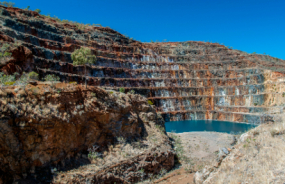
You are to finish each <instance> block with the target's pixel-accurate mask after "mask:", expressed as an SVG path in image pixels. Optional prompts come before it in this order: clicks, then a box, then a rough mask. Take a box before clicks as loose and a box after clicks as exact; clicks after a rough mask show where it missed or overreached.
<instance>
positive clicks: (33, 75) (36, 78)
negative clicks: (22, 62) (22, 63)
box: [28, 72, 39, 80]
mask: <svg viewBox="0 0 285 184" xmlns="http://www.w3.org/2000/svg"><path fill="white" fill-rule="evenodd" d="M28 78H29V79H33V80H39V74H37V73H36V72H30V73H29V74H28Z"/></svg>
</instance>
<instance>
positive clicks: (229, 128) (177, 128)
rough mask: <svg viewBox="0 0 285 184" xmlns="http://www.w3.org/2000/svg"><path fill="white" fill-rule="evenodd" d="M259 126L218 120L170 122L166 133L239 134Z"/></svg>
mask: <svg viewBox="0 0 285 184" xmlns="http://www.w3.org/2000/svg"><path fill="white" fill-rule="evenodd" d="M256 126H257V125H253V124H246V123H234V122H229V121H216V120H186V121H170V122H166V123H165V128H166V132H175V133H183V132H197V131H208V132H224V133H232V134H237V133H241V132H244V131H247V130H249V129H252V128H254V127H256Z"/></svg>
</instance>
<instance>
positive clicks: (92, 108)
mask: <svg viewBox="0 0 285 184" xmlns="http://www.w3.org/2000/svg"><path fill="white" fill-rule="evenodd" d="M59 91H60V92H59ZM0 111H1V114H0V160H1V162H0V166H1V169H0V181H1V179H2V180H3V181H4V183H10V182H11V181H12V180H16V179H20V178H25V177H26V176H27V175H29V176H33V177H34V178H36V179H37V180H39V181H45V182H48V177H51V176H50V174H51V173H50V172H51V171H50V170H51V168H52V167H56V168H60V169H68V168H69V167H70V165H72V164H74V162H75V163H76V160H79V161H80V159H81V160H82V158H83V156H82V155H85V156H86V154H87V153H88V152H87V150H88V148H90V147H92V146H93V145H97V146H98V147H99V150H98V151H104V150H106V149H107V146H108V145H114V144H115V142H116V141H117V138H118V137H123V138H125V139H128V140H144V139H146V138H147V137H148V136H150V135H151V134H153V133H152V131H154V130H155V129H156V128H155V127H156V126H164V121H163V119H162V117H161V116H159V115H157V114H156V112H155V109H154V108H153V107H151V106H150V105H149V104H148V103H147V99H146V98H143V97H141V96H140V95H127V94H122V93H116V92H114V93H112V94H111V93H110V92H108V91H105V90H102V89H99V88H96V87H89V88H88V89H82V88H81V87H79V86H74V85H66V84H64V85H62V84H57V85H56V86H55V87H53V86H50V85H47V84H41V85H35V86H32V85H28V86H27V87H26V88H24V87H18V86H17V87H10V88H8V87H7V88H5V89H1V90H0ZM160 134H161V133H160ZM160 134H159V135H160ZM160 139H161V140H165V141H164V142H163V143H162V144H160V145H159V146H158V147H160V148H158V147H157V149H155V150H152V151H151V150H150V153H149V152H146V153H144V154H143V155H147V156H148V157H150V159H153V153H156V152H157V153H159V155H160V156H159V159H160V161H159V162H155V163H156V169H153V168H152V170H151V168H150V167H151V166H150V165H149V163H144V161H143V162H141V159H140V158H141V157H142V156H143V155H139V156H138V158H136V157H134V158H133V159H134V160H136V162H141V164H143V168H145V169H147V168H149V172H150V173H158V172H159V171H160V170H161V169H167V170H169V169H171V168H172V166H173V165H174V153H173V151H172V149H171V147H170V145H169V143H168V142H167V140H168V139H167V137H166V135H165V134H164V133H163V134H161V136H160ZM162 152H165V153H167V154H163V153H162ZM79 161H77V162H79ZM86 162H87V161H85V164H86ZM87 163H90V162H87ZM150 163H151V162H150ZM128 164H130V165H131V164H132V163H131V162H128ZM133 166H135V165H133ZM110 169H112V168H110ZM126 169H127V168H125V170H123V169H120V171H121V172H122V173H121V174H120V176H123V175H124V173H125V171H126ZM132 171H133V172H134V173H133V176H130V178H129V180H134V181H136V177H135V176H136V173H135V172H137V170H136V169H132ZM98 177H99V178H98V181H104V179H102V178H100V177H102V175H98ZM114 181H115V180H114ZM124 181H128V180H124Z"/></svg>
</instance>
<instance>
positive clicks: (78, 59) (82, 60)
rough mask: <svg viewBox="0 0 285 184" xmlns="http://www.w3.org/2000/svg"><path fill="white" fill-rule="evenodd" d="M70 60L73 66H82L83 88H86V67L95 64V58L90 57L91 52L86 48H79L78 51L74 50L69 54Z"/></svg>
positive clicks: (93, 56)
mask: <svg viewBox="0 0 285 184" xmlns="http://www.w3.org/2000/svg"><path fill="white" fill-rule="evenodd" d="M71 59H72V61H73V65H75V66H77V65H84V70H85V74H84V75H85V88H87V80H86V65H87V64H93V63H95V62H96V56H95V55H92V53H91V50H90V49H89V48H87V47H81V48H80V49H77V50H75V51H74V52H73V53H72V54H71Z"/></svg>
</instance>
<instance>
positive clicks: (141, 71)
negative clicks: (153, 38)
mask: <svg viewBox="0 0 285 184" xmlns="http://www.w3.org/2000/svg"><path fill="white" fill-rule="evenodd" d="M1 9H2V13H1V17H2V19H1V21H2V23H3V26H2V27H1V29H0V31H1V32H0V33H1V34H0V39H1V40H3V41H5V42H13V41H15V39H17V40H20V41H23V44H22V45H23V46H24V48H27V49H29V50H30V52H31V53H32V59H22V58H30V54H29V53H28V52H27V53H26V52H25V53H26V55H27V56H26V55H25V57H18V58H17V59H16V63H17V64H15V63H13V62H12V63H11V62H10V63H9V64H7V65H6V66H4V67H2V70H3V71H5V72H7V73H11V72H14V71H19V70H21V68H22V70H26V71H28V70H35V71H36V72H38V73H40V76H41V77H44V76H45V75H47V74H56V75H58V76H60V78H61V80H62V81H77V82H79V83H82V82H84V81H85V79H84V69H83V68H84V67H83V66H73V65H72V60H71V53H72V52H73V51H74V50H75V49H78V48H80V47H82V46H84V47H89V48H90V49H91V50H92V52H93V54H95V55H96V56H97V59H98V60H97V62H96V64H94V65H92V66H88V67H87V75H88V78H87V80H88V84H89V85H93V86H101V87H105V88H108V89H115V90H118V89H119V88H120V87H123V88H125V89H126V92H128V91H130V90H135V91H136V93H139V94H142V95H145V96H146V97H147V98H148V99H149V100H151V101H152V102H153V103H154V104H155V106H156V108H157V109H156V110H157V112H160V113H162V114H163V116H164V118H165V120H167V121H169V120H184V119H218V120H226V121H237V122H248V123H260V122H264V121H265V119H266V118H265V119H264V116H263V114H264V113H268V111H270V109H271V108H268V106H270V107H271V106H273V105H277V106H279V105H281V104H282V103H283V98H282V94H281V93H282V90H283V88H284V87H283V86H284V84H283V78H284V73H283V71H284V63H285V62H284V60H280V59H276V58H272V57H270V56H264V55H251V54H247V53H244V52H242V51H238V50H232V49H228V48H227V47H225V46H223V45H220V44H217V43H208V42H194V41H188V42H167V43H141V42H138V41H135V40H132V39H129V38H127V37H125V36H123V35H122V34H120V33H118V32H116V31H114V30H112V29H109V28H103V27H94V26H85V27H84V28H81V29H78V26H76V25H75V24H71V23H62V22H59V21H55V20H54V19H51V18H48V17H45V16H42V15H39V14H37V13H36V12H32V11H27V10H21V9H17V8H4V7H2V8H1ZM19 55H20V54H19ZM13 56H14V55H13ZM20 63H22V65H21V64H20ZM24 63H29V64H28V65H27V64H24ZM23 66H25V67H23ZM274 85H275V86H274ZM273 87H274V89H275V88H276V90H275V91H274V92H273V91H272V88H273ZM241 108H243V110H241ZM274 108H276V107H274ZM244 109H245V110H244Z"/></svg>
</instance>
